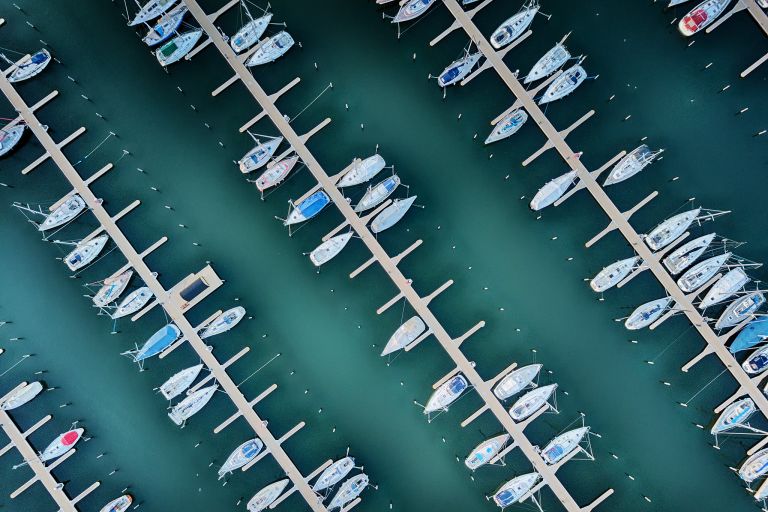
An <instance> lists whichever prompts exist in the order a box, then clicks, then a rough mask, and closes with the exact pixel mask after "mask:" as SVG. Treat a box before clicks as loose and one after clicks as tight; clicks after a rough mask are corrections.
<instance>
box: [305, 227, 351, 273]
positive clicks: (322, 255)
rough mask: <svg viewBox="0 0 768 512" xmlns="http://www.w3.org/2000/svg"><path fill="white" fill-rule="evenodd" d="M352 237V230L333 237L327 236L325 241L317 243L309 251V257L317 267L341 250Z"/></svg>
mask: <svg viewBox="0 0 768 512" xmlns="http://www.w3.org/2000/svg"><path fill="white" fill-rule="evenodd" d="M351 239H352V232H351V231H350V232H349V233H344V234H343V235H337V236H334V237H333V238H329V239H328V240H326V241H325V242H323V243H321V244H320V245H318V246H317V247H316V248H315V249H314V250H313V251H312V252H311V253H309V259H310V261H312V263H313V264H314V265H315V266H316V267H319V266H320V265H323V264H325V263H327V262H329V261H330V260H332V259H333V258H335V257H336V255H337V254H339V253H340V252H341V250H342V249H344V247H346V246H347V244H348V243H349V241H350V240H351Z"/></svg>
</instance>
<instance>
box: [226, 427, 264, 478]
mask: <svg viewBox="0 0 768 512" xmlns="http://www.w3.org/2000/svg"><path fill="white" fill-rule="evenodd" d="M262 448H264V443H263V442H262V441H261V439H259V438H258V437H256V438H253V439H249V440H248V441H246V442H244V443H243V444H241V445H240V446H238V447H237V448H235V449H234V450H233V451H232V453H230V454H229V457H227V460H226V461H225V462H224V465H223V466H221V468H219V480H221V479H222V478H224V477H225V476H226V475H227V474H228V473H231V472H233V471H234V470H236V469H240V468H241V467H243V466H245V465H246V464H248V463H249V462H251V461H252V460H253V459H255V458H256V456H257V455H258V454H259V453H261V450H262Z"/></svg>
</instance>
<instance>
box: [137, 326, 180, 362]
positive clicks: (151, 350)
mask: <svg viewBox="0 0 768 512" xmlns="http://www.w3.org/2000/svg"><path fill="white" fill-rule="evenodd" d="M180 336H181V331H180V330H179V328H178V327H176V326H175V325H174V324H168V325H166V326H164V327H161V328H160V329H159V330H158V331H157V332H156V333H155V334H153V335H152V336H150V337H149V339H148V340H147V341H145V342H144V345H143V346H142V347H141V349H139V350H138V351H137V352H136V353H135V354H133V361H134V362H135V363H138V362H139V361H143V360H145V359H148V358H150V357H153V356H156V355H157V354H159V353H160V352H162V351H163V350H165V349H166V348H168V347H170V346H171V343H173V342H174V341H176V340H177V339H179V337H180Z"/></svg>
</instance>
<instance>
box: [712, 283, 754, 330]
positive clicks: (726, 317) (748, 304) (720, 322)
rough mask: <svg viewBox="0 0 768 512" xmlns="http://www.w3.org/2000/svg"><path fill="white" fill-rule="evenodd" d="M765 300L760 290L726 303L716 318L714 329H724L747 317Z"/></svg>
mask: <svg viewBox="0 0 768 512" xmlns="http://www.w3.org/2000/svg"><path fill="white" fill-rule="evenodd" d="M764 302H765V297H764V296H763V294H762V293H760V292H752V293H750V294H749V295H746V296H744V297H740V298H738V299H736V300H734V301H733V302H731V303H730V305H728V307H727V308H725V311H723V314H722V315H720V318H718V319H717V323H715V329H725V328H727V327H733V326H734V325H736V324H738V323H739V322H741V321H742V320H744V319H746V318H749V317H750V316H751V315H752V313H754V312H755V311H757V310H758V309H760V306H762V305H763V303H764Z"/></svg>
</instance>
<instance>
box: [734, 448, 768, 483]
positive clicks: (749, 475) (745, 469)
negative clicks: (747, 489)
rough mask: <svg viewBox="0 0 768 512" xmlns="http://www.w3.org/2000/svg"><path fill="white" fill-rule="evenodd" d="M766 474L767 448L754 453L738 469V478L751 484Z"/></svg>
mask: <svg viewBox="0 0 768 512" xmlns="http://www.w3.org/2000/svg"><path fill="white" fill-rule="evenodd" d="M767 473H768V448H765V449H763V450H760V451H759V452H756V453H755V454H753V455H752V456H751V457H749V458H748V459H747V460H746V461H745V462H744V464H742V465H741V468H739V476H740V477H741V479H742V480H744V481H745V482H747V483H752V482H754V481H755V480H757V479H758V478H760V477H762V476H765V475H766V474H767Z"/></svg>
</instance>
